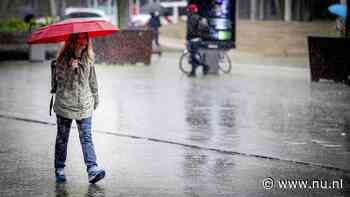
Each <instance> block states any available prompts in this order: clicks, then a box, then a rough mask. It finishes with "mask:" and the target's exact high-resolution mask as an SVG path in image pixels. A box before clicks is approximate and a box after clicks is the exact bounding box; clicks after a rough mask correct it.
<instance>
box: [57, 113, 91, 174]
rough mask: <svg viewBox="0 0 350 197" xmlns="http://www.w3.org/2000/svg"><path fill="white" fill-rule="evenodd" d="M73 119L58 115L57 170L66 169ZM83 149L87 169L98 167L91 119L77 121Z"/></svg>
mask: <svg viewBox="0 0 350 197" xmlns="http://www.w3.org/2000/svg"><path fill="white" fill-rule="evenodd" d="M72 121H73V120H72V119H67V118H64V117H61V116H58V115H57V137H56V145H55V168H64V167H65V164H64V163H65V162H66V158H67V145H68V139H69V133H70V129H71V125H72ZM76 123H77V126H78V130H79V138H80V144H81V148H82V150H83V155H84V162H85V165H86V167H87V169H89V168H91V167H93V166H97V163H96V153H95V149H94V144H93V142H92V136H91V117H89V118H85V119H82V120H76Z"/></svg>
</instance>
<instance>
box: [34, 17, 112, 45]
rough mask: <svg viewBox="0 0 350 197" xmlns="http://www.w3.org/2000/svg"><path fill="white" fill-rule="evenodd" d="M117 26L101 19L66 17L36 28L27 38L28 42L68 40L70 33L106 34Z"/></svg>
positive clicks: (110, 32) (92, 35) (94, 35)
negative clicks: (60, 20)
mask: <svg viewBox="0 0 350 197" xmlns="http://www.w3.org/2000/svg"><path fill="white" fill-rule="evenodd" d="M116 31H118V28H117V27H116V26H114V25H112V24H111V23H109V22H107V21H105V20H103V19H67V20H64V21H62V22H59V23H54V24H51V25H48V26H45V27H42V28H40V29H38V30H37V31H35V32H33V33H32V34H31V35H30V36H29V38H28V39H27V43H28V44H41V43H55V42H62V41H66V40H68V37H69V35H70V34H73V33H85V32H86V33H88V34H89V37H91V38H92V37H96V36H106V35H109V34H112V33H114V32H116Z"/></svg>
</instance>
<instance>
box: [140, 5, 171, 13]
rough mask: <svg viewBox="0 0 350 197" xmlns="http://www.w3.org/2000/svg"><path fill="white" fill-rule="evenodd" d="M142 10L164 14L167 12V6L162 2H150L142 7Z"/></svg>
mask: <svg viewBox="0 0 350 197" xmlns="http://www.w3.org/2000/svg"><path fill="white" fill-rule="evenodd" d="M141 12H148V13H152V12H153V13H155V12H159V13H160V14H163V13H164V12H165V8H164V7H163V6H162V5H161V4H160V3H149V4H147V5H145V6H143V7H141Z"/></svg>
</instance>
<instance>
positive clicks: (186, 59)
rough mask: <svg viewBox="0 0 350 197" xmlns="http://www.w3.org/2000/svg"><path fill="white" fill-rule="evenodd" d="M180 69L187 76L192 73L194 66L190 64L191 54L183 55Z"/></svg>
mask: <svg viewBox="0 0 350 197" xmlns="http://www.w3.org/2000/svg"><path fill="white" fill-rule="evenodd" d="M179 68H180V70H181V71H182V72H183V73H185V74H189V73H190V72H191V70H192V65H191V64H190V53H189V52H184V53H183V54H182V55H181V57H180V62H179Z"/></svg>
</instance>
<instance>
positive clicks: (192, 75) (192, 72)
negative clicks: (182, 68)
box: [188, 71, 196, 77]
mask: <svg viewBox="0 0 350 197" xmlns="http://www.w3.org/2000/svg"><path fill="white" fill-rule="evenodd" d="M188 76H189V77H196V72H194V71H191V72H190V74H188Z"/></svg>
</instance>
